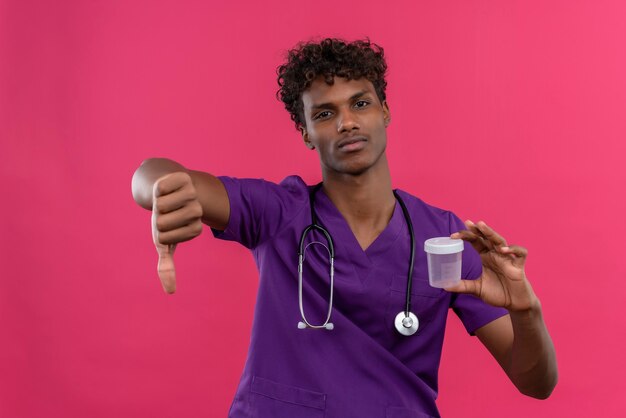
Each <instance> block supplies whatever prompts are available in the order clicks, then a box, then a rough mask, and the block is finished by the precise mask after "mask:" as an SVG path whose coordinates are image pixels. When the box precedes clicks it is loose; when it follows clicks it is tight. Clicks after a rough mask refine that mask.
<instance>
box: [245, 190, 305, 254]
mask: <svg viewBox="0 0 626 418" xmlns="http://www.w3.org/2000/svg"><path fill="white" fill-rule="evenodd" d="M266 199H267V197H266ZM266 207H267V205H264V206H263V214H265V209H266ZM304 209H306V205H303V206H302V207H301V208H300V209H299V210H298V211H297V212H296V213H295V214H294V215H293V217H292V218H291V219H290V220H289V221H288V222H287V223H285V225H284V226H283V227H282V228H280V229H277V230H276V232H275V233H274V234H272V235H269V236H267V237H266V238H265V239H264V240H262V241H260V242H258V243H257V245H255V246H254V248H255V249H258V248H259V247H261V246H262V245H266V244H267V243H270V242H272V241H274V239H275V238H276V237H277V236H279V235H280V234H281V232H283V231H284V230H285V229H287V228H288V227H289V226H291V224H292V223H294V222H295V220H296V219H297V218H298V216H299V215H300V213H301V212H302V211H303V210H304Z"/></svg>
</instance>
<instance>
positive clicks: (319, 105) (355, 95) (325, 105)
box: [311, 90, 370, 110]
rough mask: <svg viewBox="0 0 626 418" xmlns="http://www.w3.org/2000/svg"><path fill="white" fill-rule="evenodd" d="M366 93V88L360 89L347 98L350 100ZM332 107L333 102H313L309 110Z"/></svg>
mask: <svg viewBox="0 0 626 418" xmlns="http://www.w3.org/2000/svg"><path fill="white" fill-rule="evenodd" d="M367 93H370V92H369V91H367V90H361V91H359V92H357V93H355V94H353V95H352V96H350V99H348V101H352V100H355V99H358V98H359V97H361V96H364V95H366V94H367ZM329 107H330V108H334V107H335V105H334V104H333V103H320V104H314V105H313V106H311V110H317V109H322V108H329Z"/></svg>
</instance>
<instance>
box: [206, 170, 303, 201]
mask: <svg viewBox="0 0 626 418" xmlns="http://www.w3.org/2000/svg"><path fill="white" fill-rule="evenodd" d="M218 178H219V179H220V181H221V182H222V183H223V184H224V186H225V187H226V189H227V190H233V189H237V190H238V191H241V192H246V191H247V192H252V193H255V194H260V195H262V196H263V197H264V198H267V197H269V195H281V196H285V197H288V196H291V197H303V196H308V191H309V186H307V184H306V183H305V182H304V180H302V178H301V177H300V176H295V175H293V176H287V177H285V178H284V179H283V180H282V181H280V182H279V183H276V182H273V181H270V180H266V179H263V178H241V177H231V176H219V177H218Z"/></svg>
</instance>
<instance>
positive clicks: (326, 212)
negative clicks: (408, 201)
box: [315, 188, 405, 279]
mask: <svg viewBox="0 0 626 418" xmlns="http://www.w3.org/2000/svg"><path fill="white" fill-rule="evenodd" d="M315 202H316V203H315V205H316V212H317V216H318V217H319V219H320V221H321V223H322V224H323V225H324V226H325V227H326V229H327V230H328V231H329V232H330V234H331V236H332V237H333V240H334V241H335V247H336V246H337V245H341V246H343V247H344V250H345V253H346V254H348V256H349V257H350V259H351V260H353V261H358V263H357V264H359V265H360V266H362V267H365V268H367V269H370V268H371V266H372V264H374V262H375V260H376V259H377V258H379V257H382V256H383V255H384V254H385V253H386V252H387V251H389V250H390V249H391V248H392V247H393V246H394V243H395V242H396V240H397V239H398V237H399V236H400V233H401V232H402V229H403V227H405V225H404V223H405V220H404V216H403V214H402V208H401V207H400V204H399V203H398V202H397V200H396V204H395V206H394V210H393V214H392V216H391V219H390V220H389V223H388V224H387V226H386V227H385V229H383V231H382V232H381V233H380V234H379V235H378V236H377V237H376V239H375V240H374V241H373V242H372V243H371V244H370V245H369V247H367V249H366V250H365V251H364V250H363V249H362V248H361V245H360V244H359V241H358V240H357V238H356V236H355V235H354V233H353V232H352V229H350V225H348V222H347V221H346V220H345V218H344V217H343V215H342V214H341V212H340V211H339V209H337V207H336V206H335V205H334V204H333V202H332V201H331V200H330V198H329V197H328V196H327V195H326V193H324V189H322V188H320V189H319V190H318V191H317V193H316V199H315ZM360 276H362V275H361V274H360ZM362 279H364V277H362Z"/></svg>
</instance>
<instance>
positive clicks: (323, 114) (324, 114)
mask: <svg viewBox="0 0 626 418" xmlns="http://www.w3.org/2000/svg"><path fill="white" fill-rule="evenodd" d="M326 113H330V112H329V111H328V110H324V111H323V112H320V113H318V114H317V115H315V117H314V118H313V119H323V118H325V117H326V116H328V115H326Z"/></svg>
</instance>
